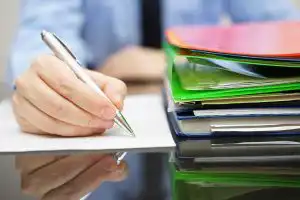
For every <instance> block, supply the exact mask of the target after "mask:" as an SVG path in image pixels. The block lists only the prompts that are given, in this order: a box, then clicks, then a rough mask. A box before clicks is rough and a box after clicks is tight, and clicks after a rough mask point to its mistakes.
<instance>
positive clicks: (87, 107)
mask: <svg viewBox="0 0 300 200" xmlns="http://www.w3.org/2000/svg"><path fill="white" fill-rule="evenodd" d="M85 71H86V72H87V73H88V74H89V75H90V76H91V78H92V79H93V80H94V81H95V82H96V83H97V84H98V85H99V87H100V88H101V89H102V90H103V91H104V93H105V94H106V95H107V96H108V98H109V99H111V101H112V102H113V103H114V104H115V105H116V107H117V108H119V109H122V106H123V100H124V98H125V95H126V85H125V84H124V83H123V82H122V81H120V80H118V79H115V78H112V77H108V76H106V75H103V74H101V73H98V72H92V71H89V70H85ZM12 99H13V110H14V114H15V116H16V120H17V122H18V123H19V125H20V127H21V129H22V130H23V131H24V132H29V133H36V134H45V133H46V134H53V135H61V136H87V135H91V134H94V133H101V132H104V131H105V129H109V128H111V127H112V126H113V123H114V121H113V119H114V117H115V115H116V111H115V109H114V108H113V107H112V106H111V104H110V103H109V102H108V101H107V100H106V99H105V98H104V97H102V96H100V95H98V94H97V93H95V92H94V91H93V90H92V89H91V88H89V87H88V86H87V85H86V84H84V83H83V82H82V81H80V80H79V79H78V78H77V77H76V76H75V74H74V73H73V71H72V70H71V69H70V68H68V66H67V65H66V64H65V63H64V62H62V61H61V60H59V59H58V58H56V57H54V56H51V55H43V56H39V57H38V58H37V59H36V60H35V61H33V62H32V64H31V66H30V68H29V69H28V70H27V71H26V72H25V73H24V74H23V75H21V76H20V77H19V78H18V79H17V80H16V91H15V93H14V95H13V98H12Z"/></svg>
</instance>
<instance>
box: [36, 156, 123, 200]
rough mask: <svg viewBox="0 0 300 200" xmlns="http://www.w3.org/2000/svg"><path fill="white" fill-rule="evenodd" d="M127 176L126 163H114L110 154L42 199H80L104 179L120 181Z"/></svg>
mask: <svg viewBox="0 0 300 200" xmlns="http://www.w3.org/2000/svg"><path fill="white" fill-rule="evenodd" d="M126 176H127V165H126V164H125V163H121V164H120V165H118V166H117V165H116V163H115V161H114V160H113V159H112V157H111V156H108V157H105V158H104V159H101V160H100V161H98V162H97V163H96V164H94V165H93V166H91V167H90V168H88V169H87V170H86V171H84V172H83V173H81V174H80V175H78V176H77V177H75V178H74V179H73V180H71V181H69V182H68V183H66V184H64V185H62V186H61V187H58V188H55V189H53V190H52V191H50V192H48V193H47V194H46V195H45V196H44V197H43V198H42V199H43V200H50V199H56V200H60V199H61V200H65V199H80V198H81V197H83V196H84V195H86V194H88V193H89V192H91V191H93V190H95V189H96V188H97V187H99V185H100V184H101V183H103V182H104V181H120V180H123V179H124V178H125V177H126Z"/></svg>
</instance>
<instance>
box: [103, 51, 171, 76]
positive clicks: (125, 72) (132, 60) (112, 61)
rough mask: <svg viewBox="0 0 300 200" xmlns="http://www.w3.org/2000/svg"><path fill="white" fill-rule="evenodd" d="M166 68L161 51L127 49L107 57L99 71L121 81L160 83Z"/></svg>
mask: <svg viewBox="0 0 300 200" xmlns="http://www.w3.org/2000/svg"><path fill="white" fill-rule="evenodd" d="M165 68H166V64H165V56H164V53H163V51H161V50H154V49H148V48H142V47H136V46H134V47H127V48H124V49H122V50H120V51H119V52H117V53H116V54H114V55H112V56H111V57H109V58H108V59H107V60H106V62H105V63H104V65H103V66H100V67H99V71H100V72H102V73H104V74H106V75H108V76H112V77H115V78H118V79H121V80H123V81H143V82H147V81H161V80H162V77H163V74H164V71H165Z"/></svg>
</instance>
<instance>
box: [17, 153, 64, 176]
mask: <svg viewBox="0 0 300 200" xmlns="http://www.w3.org/2000/svg"><path fill="white" fill-rule="evenodd" d="M64 157H65V156H62V155H22V156H16V159H15V167H16V169H17V170H19V171H21V172H22V174H25V173H28V174H29V173H33V172H34V171H35V170H37V169H39V168H41V167H44V166H46V165H49V164H51V163H53V162H55V161H57V160H59V159H62V158H64Z"/></svg>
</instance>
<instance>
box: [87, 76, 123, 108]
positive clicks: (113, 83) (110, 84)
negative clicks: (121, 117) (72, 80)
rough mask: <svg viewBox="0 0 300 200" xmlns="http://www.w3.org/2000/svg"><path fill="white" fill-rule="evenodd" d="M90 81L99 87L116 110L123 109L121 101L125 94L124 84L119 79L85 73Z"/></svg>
mask: <svg viewBox="0 0 300 200" xmlns="http://www.w3.org/2000/svg"><path fill="white" fill-rule="evenodd" d="M87 73H88V74H89V75H90V76H91V77H92V79H93V80H94V81H95V82H96V83H97V84H98V85H99V86H100V87H101V89H102V90H103V91H104V93H105V94H106V95H107V97H108V98H109V99H110V100H111V101H112V103H113V104H114V105H115V106H116V107H117V108H118V109H122V108H123V101H124V98H125V96H126V94H127V87H126V85H125V83H124V82H123V81H121V80H119V79H116V78H112V77H109V76H105V75H103V74H101V73H98V72H93V71H88V72H87Z"/></svg>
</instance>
